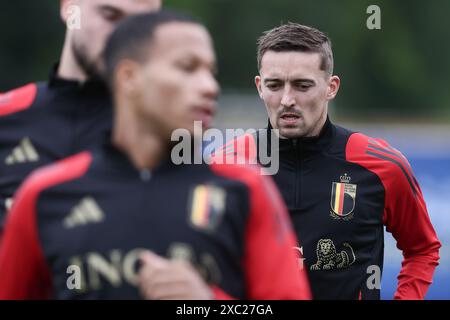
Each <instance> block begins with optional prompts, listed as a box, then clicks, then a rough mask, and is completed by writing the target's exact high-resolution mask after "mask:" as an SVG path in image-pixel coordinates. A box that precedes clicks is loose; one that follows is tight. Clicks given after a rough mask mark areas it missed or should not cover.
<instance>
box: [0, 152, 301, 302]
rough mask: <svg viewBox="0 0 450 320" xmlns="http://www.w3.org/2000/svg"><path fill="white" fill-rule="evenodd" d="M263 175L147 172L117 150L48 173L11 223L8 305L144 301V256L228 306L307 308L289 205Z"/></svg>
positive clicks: (4, 267)
mask: <svg viewBox="0 0 450 320" xmlns="http://www.w3.org/2000/svg"><path fill="white" fill-rule="evenodd" d="M257 172H258V171H257V170H256V169H255V168H251V167H249V166H238V165H211V166H209V165H206V164H202V165H179V166H177V165H174V164H173V163H171V161H166V162H164V163H162V164H161V165H160V166H158V167H157V168H155V169H154V170H153V171H151V172H149V171H142V172H140V171H138V170H136V169H135V168H134V167H133V166H132V164H131V162H130V161H129V160H128V158H127V157H126V156H125V155H124V154H122V153H121V152H119V151H117V150H116V149H115V148H113V147H106V148H104V149H102V151H100V152H93V153H90V152H84V153H81V154H78V155H75V156H72V157H71V158H68V159H66V160H63V161H60V162H58V163H56V164H54V165H51V166H48V167H44V168H42V169H39V170H38V171H36V172H35V173H33V174H32V175H31V176H30V177H29V178H28V179H27V180H26V181H25V183H24V184H23V185H22V187H21V188H20V189H19V191H18V194H17V197H16V199H15V202H14V204H13V206H12V209H11V212H10V213H9V215H8V219H7V222H6V227H5V232H4V238H3V243H2V248H1V251H0V299H34V298H39V299H41V298H56V299H137V298H139V297H140V295H139V290H138V288H137V272H138V268H139V261H138V260H139V254H140V253H141V252H142V250H144V249H147V250H152V251H153V252H155V253H156V254H159V255H163V256H166V257H169V258H174V259H187V260H189V261H191V263H192V264H193V265H194V266H195V267H196V268H197V269H198V271H199V272H200V274H201V275H202V276H203V277H204V279H205V280H206V281H207V282H208V283H209V284H210V285H211V286H212V287H213V288H214V292H215V294H216V298H219V299H222V298H230V297H234V298H250V299H305V298H308V297H309V296H310V291H309V285H308V282H307V278H306V273H305V272H301V271H299V269H298V261H297V258H296V253H295V251H294V250H293V249H292V247H293V246H295V244H296V242H297V239H296V237H295V233H294V232H293V229H292V225H291V222H290V220H289V215H288V213H287V210H286V208H285V206H284V204H283V201H282V199H281V195H279V193H278V191H277V190H276V187H275V186H274V185H273V182H272V181H271V180H270V179H268V178H266V177H263V176H260V175H259V174H258V173H257ZM77 268H78V269H77ZM74 270H78V271H79V274H81V275H82V279H81V281H80V283H81V286H78V287H76V286H75V285H73V286H71V283H72V284H73V283H75V284H76V282H73V280H74V278H70V277H71V276H72V273H71V272H72V271H74ZM73 274H75V271H74V273H73Z"/></svg>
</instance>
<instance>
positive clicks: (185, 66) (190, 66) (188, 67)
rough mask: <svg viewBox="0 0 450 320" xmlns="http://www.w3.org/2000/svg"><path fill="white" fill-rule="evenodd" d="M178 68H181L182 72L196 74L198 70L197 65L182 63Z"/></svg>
mask: <svg viewBox="0 0 450 320" xmlns="http://www.w3.org/2000/svg"><path fill="white" fill-rule="evenodd" d="M178 66H179V67H180V69H181V70H183V71H185V72H194V71H195V69H196V68H197V66H196V65H195V63H180V64H179V65H178Z"/></svg>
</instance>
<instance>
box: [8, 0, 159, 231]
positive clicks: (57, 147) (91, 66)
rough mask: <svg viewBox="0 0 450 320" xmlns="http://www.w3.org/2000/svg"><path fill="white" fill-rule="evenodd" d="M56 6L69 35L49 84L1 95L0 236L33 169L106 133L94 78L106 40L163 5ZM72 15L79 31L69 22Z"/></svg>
mask: <svg viewBox="0 0 450 320" xmlns="http://www.w3.org/2000/svg"><path fill="white" fill-rule="evenodd" d="M60 2H61V18H62V19H63V21H64V22H66V23H67V31H66V36H65V42H64V47H63V50H62V55H61V60H60V62H59V64H58V65H56V66H55V68H54V69H53V70H52V72H51V74H50V79H49V81H48V82H38V83H31V84H28V85H26V86H24V87H21V88H18V89H15V90H12V91H10V92H7V93H4V94H0V235H1V229H2V226H3V222H4V218H5V215H6V212H7V210H8V208H10V207H11V204H12V202H13V200H12V196H13V194H14V193H15V192H16V190H17V188H18V187H19V185H20V184H21V183H22V182H23V180H24V179H25V178H26V177H27V175H28V174H29V173H30V172H31V171H32V170H34V169H36V168H38V167H40V166H43V165H46V164H49V163H51V162H54V161H56V160H60V159H62V158H65V157H67V156H69V155H73V154H75V153H77V152H80V151H83V150H86V149H88V148H90V147H92V146H95V145H99V144H100V143H101V141H102V140H103V139H104V138H105V135H106V133H107V132H109V131H110V129H111V113H112V110H111V101H110V99H109V95H108V90H107V88H106V87H105V86H104V85H103V83H102V82H100V81H99V80H98V78H99V77H100V73H101V72H102V69H104V67H103V62H102V59H101V55H102V52H103V49H104V45H105V41H106V39H107V37H108V36H109V35H110V34H111V32H112V30H113V29H114V28H115V26H116V24H117V23H118V22H119V21H120V20H122V19H123V18H124V17H126V16H129V15H132V14H136V13H143V12H147V11H152V10H158V9H159V8H160V6H161V0H139V1H138V0H61V1H60ZM75 9H79V11H76V10H75ZM71 10H75V11H71ZM74 12H75V13H76V12H78V13H79V14H80V22H81V24H80V26H79V27H80V28H77V26H72V24H71V17H72V14H73V13H74Z"/></svg>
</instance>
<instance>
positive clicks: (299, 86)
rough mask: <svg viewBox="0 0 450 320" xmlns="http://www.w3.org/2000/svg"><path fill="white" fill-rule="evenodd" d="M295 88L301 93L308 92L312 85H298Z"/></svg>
mask: <svg viewBox="0 0 450 320" xmlns="http://www.w3.org/2000/svg"><path fill="white" fill-rule="evenodd" d="M295 87H296V88H297V89H299V90H301V91H307V90H309V89H310V88H311V87H312V85H311V84H297V85H296V86H295Z"/></svg>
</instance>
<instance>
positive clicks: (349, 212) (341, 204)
mask: <svg viewBox="0 0 450 320" xmlns="http://www.w3.org/2000/svg"><path fill="white" fill-rule="evenodd" d="M340 180H341V182H333V184H332V187H331V210H330V215H331V216H332V217H333V218H335V219H343V220H350V219H352V218H353V210H354V209H355V201H356V184H351V183H350V180H351V177H350V176H348V175H347V174H346V173H345V174H344V175H342V176H341V177H340Z"/></svg>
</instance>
